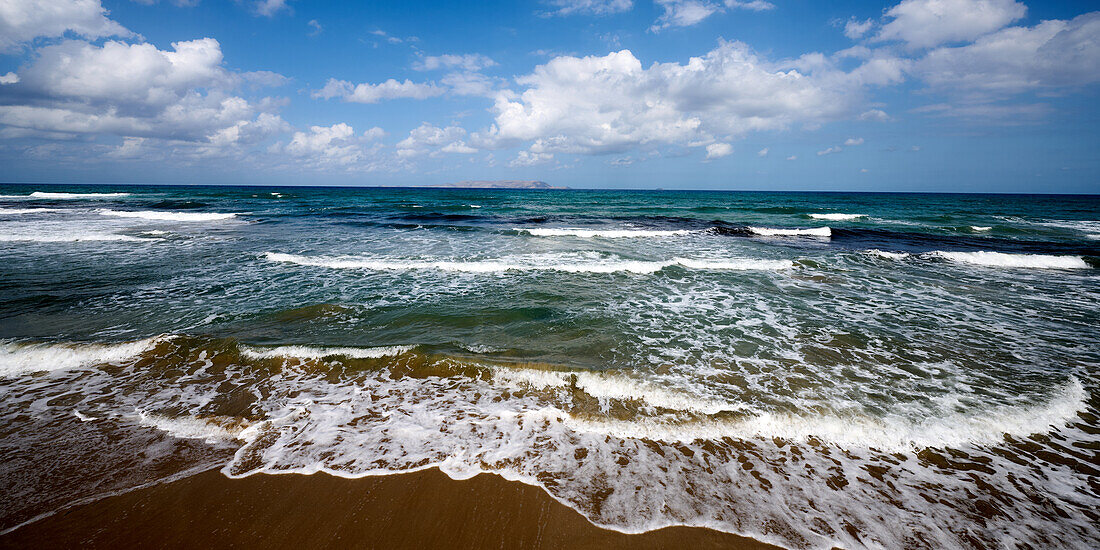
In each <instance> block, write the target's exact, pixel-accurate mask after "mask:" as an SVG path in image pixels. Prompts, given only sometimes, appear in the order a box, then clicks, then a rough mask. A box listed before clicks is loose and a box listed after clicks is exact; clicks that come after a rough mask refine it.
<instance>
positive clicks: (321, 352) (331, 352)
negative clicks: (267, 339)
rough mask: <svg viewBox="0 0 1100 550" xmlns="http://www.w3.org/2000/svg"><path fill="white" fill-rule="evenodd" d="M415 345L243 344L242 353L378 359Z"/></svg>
mask: <svg viewBox="0 0 1100 550" xmlns="http://www.w3.org/2000/svg"><path fill="white" fill-rule="evenodd" d="M413 347H414V346H385V347H374V348H349V347H342V348H324V347H310V346H278V347H274V348H258V347H252V346H241V347H240V350H241V355H243V356H245V357H248V358H250V359H270V358H273V357H286V358H294V359H324V358H325V357H333V356H340V357H348V358H351V359H377V358H379V357H386V356H390V355H401V354H402V353H405V352H407V351H409V350H411V349H413Z"/></svg>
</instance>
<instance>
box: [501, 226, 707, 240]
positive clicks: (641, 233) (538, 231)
mask: <svg viewBox="0 0 1100 550" xmlns="http://www.w3.org/2000/svg"><path fill="white" fill-rule="evenodd" d="M512 230H513V231H519V232H521V233H527V234H529V235H533V236H536V237H582V238H593V237H601V238H607V239H620V238H631V237H673V236H680V235H690V234H691V233H694V231H691V230H687V229H677V230H667V231H659V230H648V229H578V228H527V227H515V228H513V229H512Z"/></svg>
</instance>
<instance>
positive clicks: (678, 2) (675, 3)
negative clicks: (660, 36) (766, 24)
mask: <svg viewBox="0 0 1100 550" xmlns="http://www.w3.org/2000/svg"><path fill="white" fill-rule="evenodd" d="M654 1H655V3H656V4H657V5H658V6H660V7H661V9H662V10H663V11H662V13H661V16H660V17H659V18H657V21H656V22H655V23H653V26H651V27H650V28H649V30H650V32H658V31H661V30H663V29H667V28H669V27H690V26H692V25H695V24H696V23H699V22H700V21H702V20H704V19H706V18H708V17H710V16H711V15H714V14H716V13H722V12H724V11H725V10H726V9H727V8H729V9H743V10H750V11H766V10H770V9H774V8H775V4H772V3H771V2H765V1H764V0H751V1H741V0H725V2H722V3H719V2H713V1H710V0H654Z"/></svg>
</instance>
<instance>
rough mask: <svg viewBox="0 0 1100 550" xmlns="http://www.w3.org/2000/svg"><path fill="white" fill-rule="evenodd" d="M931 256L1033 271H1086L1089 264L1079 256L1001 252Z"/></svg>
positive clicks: (935, 254)
mask: <svg viewBox="0 0 1100 550" xmlns="http://www.w3.org/2000/svg"><path fill="white" fill-rule="evenodd" d="M930 254H931V255H932V256H936V257H939V258H944V259H947V260H951V261H954V262H962V263H967V264H973V265H981V266H988V267H1019V268H1034V269H1088V268H1089V264H1088V262H1086V261H1085V259H1084V258H1082V257H1080V256H1052V255H1048V254H1005V253H1003V252H985V251H981V252H943V251H936V252H931V253H930Z"/></svg>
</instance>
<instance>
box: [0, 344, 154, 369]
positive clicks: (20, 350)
mask: <svg viewBox="0 0 1100 550" xmlns="http://www.w3.org/2000/svg"><path fill="white" fill-rule="evenodd" d="M161 340H163V337H156V338H146V339H144V340H138V341H136V342H123V343H119V344H79V343H57V344H33V343H23V342H3V343H0V377H11V376H19V375H22V374H30V373H35V372H46V371H54V370H63V369H74V368H80V367H89V366H92V365H102V364H109V363H119V362H123V361H128V360H130V359H134V358H135V357H137V356H139V355H141V354H142V353H144V352H146V351H148V350H150V349H152V348H153V347H154V346H156V345H157V343H158V342H160V341H161Z"/></svg>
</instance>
